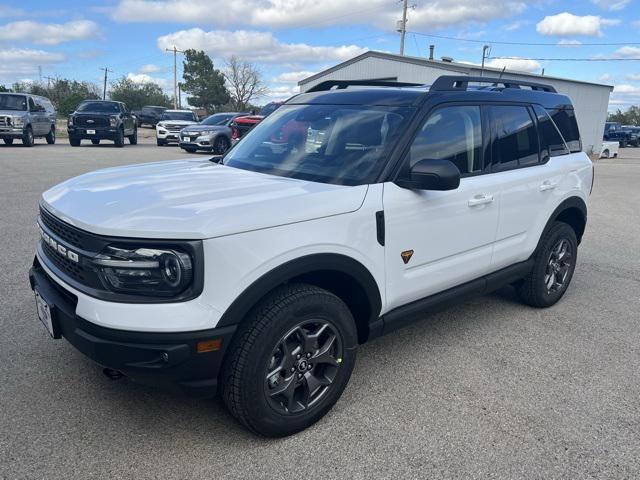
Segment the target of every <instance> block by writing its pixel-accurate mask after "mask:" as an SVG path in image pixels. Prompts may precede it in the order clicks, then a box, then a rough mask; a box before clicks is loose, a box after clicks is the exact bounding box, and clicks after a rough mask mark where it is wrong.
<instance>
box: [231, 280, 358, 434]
mask: <svg viewBox="0 0 640 480" xmlns="http://www.w3.org/2000/svg"><path fill="white" fill-rule="evenodd" d="M356 347H357V332H356V327H355V322H354V320H353V317H352V316H351V312H350V311H349V309H348V308H347V306H346V305H345V304H344V302H342V300H340V299H339V298H338V297H336V296H335V295H333V294H332V293H330V292H328V291H326V290H323V289H321V288H317V287H314V286H311V285H305V284H290V285H285V286H282V287H280V288H278V289H276V290H274V291H273V292H272V293H271V294H270V295H268V296H267V297H266V298H265V299H264V300H263V301H261V302H260V304H258V306H257V307H256V308H255V309H254V310H253V312H252V313H251V314H250V315H249V318H247V321H246V323H244V324H243V327H242V330H240V331H239V332H238V334H237V336H236V338H235V339H234V342H233V343H232V345H231V346H230V347H229V349H230V350H229V353H228V355H227V358H226V359H225V363H224V365H223V369H222V373H221V378H220V382H221V386H222V387H221V393H222V398H223V400H224V403H225V405H226V406H227V408H228V409H229V411H230V412H231V413H232V414H233V416H234V417H236V419H238V420H239V421H240V422H241V423H242V424H243V425H245V426H246V427H247V428H249V429H250V430H252V431H254V432H256V433H259V434H261V435H265V436H270V437H282V436H285V435H290V434H292V433H295V432H298V431H300V430H303V429H305V428H307V427H308V426H310V425H312V424H314V423H315V422H317V421H318V420H319V419H320V418H322V417H323V416H324V415H325V414H326V413H327V412H328V411H329V410H330V409H331V407H332V406H333V405H334V404H335V403H336V402H337V401H338V399H339V398H340V395H341V394H342V392H343V391H344V388H345V387H346V385H347V382H348V381H349V377H350V376H351V372H352V370H353V366H354V365H355V359H356Z"/></svg>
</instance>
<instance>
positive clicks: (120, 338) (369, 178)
mask: <svg viewBox="0 0 640 480" xmlns="http://www.w3.org/2000/svg"><path fill="white" fill-rule="evenodd" d="M473 82H477V83H479V82H484V85H486V84H495V85H493V86H491V87H487V86H484V87H483V88H481V89H476V88H473V87H472V86H470V85H469V84H470V83H473ZM336 85H339V86H341V88H339V89H332V87H334V86H336ZM351 85H356V86H358V88H351ZM366 85H367V82H365V81H354V82H348V81H335V82H334V81H328V82H323V83H320V84H318V85H316V86H315V87H313V88H312V89H311V90H310V91H309V92H307V93H303V94H300V95H297V96H295V97H293V98H292V99H290V100H289V101H287V102H286V103H285V104H284V105H283V106H282V107H280V108H279V109H278V110H277V111H276V112H274V113H273V114H272V117H271V118H270V120H269V122H267V123H264V124H262V125H261V126H260V127H258V128H256V129H255V130H253V131H252V132H251V133H250V134H249V135H247V137H246V138H244V139H243V140H242V141H241V142H239V143H238V144H237V145H236V146H235V147H234V148H232V149H231V150H229V151H228V152H227V153H226V155H225V156H224V158H223V161H222V163H216V162H211V161H210V160H209V159H208V158H203V159H201V160H195V159H189V160H177V161H173V162H156V163H146V164H142V165H134V166H126V167H119V168H109V169H107V170H103V171H98V172H93V173H91V174H89V175H83V176H81V177H78V178H76V179H71V180H67V181H65V182H64V183H62V184H60V185H58V186H54V187H53V188H51V189H49V190H47V191H46V192H45V193H44V194H43V195H42V198H41V200H40V216H39V218H38V225H39V229H40V241H39V244H38V246H37V251H36V256H35V259H34V262H33V267H32V268H31V270H30V280H31V287H32V289H33V290H34V291H35V298H36V305H37V309H38V312H39V317H40V320H41V321H42V322H43V324H44V325H45V327H46V329H47V331H48V332H49V334H50V335H51V336H53V337H54V338H60V337H61V336H63V337H65V338H66V339H67V340H68V341H69V342H70V343H71V344H72V345H74V346H76V347H77V348H78V349H79V350H80V351H81V352H82V353H84V354H85V355H87V356H89V357H90V358H92V359H94V360H95V361H96V362H98V363H99V364H101V365H103V366H105V367H107V370H106V372H107V373H108V374H109V375H110V376H111V377H112V378H115V377H118V376H121V375H127V376H129V377H130V378H132V379H134V380H137V381H140V382H145V383H150V384H162V385H166V386H171V387H173V388H175V389H177V390H180V391H182V392H186V393H188V394H191V395H197V396H212V395H215V393H216V391H219V392H220V394H221V396H222V399H223V401H224V403H225V405H226V406H227V407H228V409H229V411H230V412H231V413H232V414H233V415H234V416H235V417H236V418H237V419H238V421H239V422H240V423H241V424H242V425H244V426H245V427H247V428H248V429H250V430H251V431H253V432H256V433H259V434H261V435H267V436H284V435H289V434H292V433H294V432H297V431H300V430H302V429H304V428H306V427H308V426H309V425H311V424H313V423H314V422H316V421H318V420H319V419H320V418H322V417H323V416H324V415H325V414H326V413H327V412H328V411H329V410H330V409H331V408H332V406H333V405H334V404H335V403H336V402H337V401H338V399H339V398H340V396H341V394H342V392H343V390H344V389H345V387H346V385H347V382H348V381H349V377H350V376H351V373H352V371H353V368H354V365H355V361H356V354H357V349H358V345H359V344H361V343H364V342H366V341H368V340H371V339H372V338H375V337H377V336H379V335H382V334H387V333H389V332H392V331H393V330H395V329H397V328H400V327H402V326H404V325H407V324H408V323H410V322H412V321H414V320H417V319H420V318H423V317H424V316H425V315H426V314H427V313H428V312H430V311H432V310H434V309H436V308H438V307H442V306H443V305H448V304H452V303H454V302H456V301H461V300H462V299H464V298H466V297H468V296H472V295H480V294H483V293H486V292H489V291H492V290H495V289H497V288H499V287H502V286H506V285H512V286H513V287H515V288H516V289H517V291H518V293H519V295H520V298H521V299H522V301H523V302H524V303H526V304H527V305H530V306H533V307H539V308H544V307H550V306H552V305H554V304H555V303H556V302H558V301H559V300H560V299H561V298H562V296H563V295H564V294H565V292H566V291H567V288H568V287H569V284H570V282H571V279H572V276H573V274H574V269H575V266H576V260H577V258H578V257H577V254H578V246H579V244H580V242H581V239H582V237H583V234H584V232H585V226H586V221H587V202H588V198H589V195H590V193H591V189H592V187H593V165H592V163H591V161H590V160H589V157H588V156H587V155H586V154H585V153H583V152H582V151H581V149H580V138H579V137H578V138H576V139H573V140H572V141H571V145H573V147H572V146H570V145H569V143H568V141H567V140H565V138H564V136H565V135H566V136H567V137H569V138H570V137H571V136H573V132H577V131H578V129H577V124H575V123H574V124H573V125H572V126H571V127H570V128H569V129H568V130H567V129H566V128H565V125H563V124H555V123H554V121H553V119H552V116H550V112H552V113H556V111H557V110H561V109H564V110H565V111H567V110H571V112H570V113H566V114H565V115H564V117H563V118H565V119H573V122H575V116H574V115H573V107H572V106H571V100H570V99H569V97H567V96H565V95H560V94H558V93H556V91H555V90H554V88H553V87H551V86H549V85H544V84H534V83H529V82H518V81H517V80H512V79H509V80H508V81H506V80H501V79H500V78H487V77H467V76H444V77H440V78H438V79H437V80H436V82H435V83H434V84H433V85H431V87H426V86H416V85H415V84H396V83H392V82H379V81H378V82H376V81H371V82H370V86H368V87H367V86H366ZM407 86H411V88H405V87H407ZM522 86H527V87H533V88H526V89H525V88H520V87H522ZM318 92H320V93H321V94H320V95H318ZM567 121H571V120H567ZM291 122H297V123H304V124H307V125H308V127H307V129H306V132H307V135H311V136H312V137H313V138H312V139H309V138H303V139H302V140H303V141H302V142H300V141H299V140H298V139H295V141H292V142H291V144H283V143H274V142H273V141H272V138H273V137H274V136H275V137H277V136H279V132H280V131H281V130H282V129H285V128H288V127H287V126H288V125H289V124H290V123H291ZM319 132H322V134H320V133H319ZM397 348H402V346H398V347H397ZM403 355H407V356H408V357H411V355H413V358H415V360H416V361H417V362H418V363H419V362H420V361H421V360H420V358H419V352H418V353H417V357H416V352H411V354H409V353H407V352H405V353H403ZM407 368H415V364H413V363H411V362H409V364H408V365H407ZM416 388H429V386H428V385H416Z"/></svg>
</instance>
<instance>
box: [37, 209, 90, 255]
mask: <svg viewBox="0 0 640 480" xmlns="http://www.w3.org/2000/svg"><path fill="white" fill-rule="evenodd" d="M40 218H41V219H42V223H44V224H45V225H46V226H47V227H48V228H49V229H50V230H51V231H52V232H53V233H54V234H55V235H56V236H57V237H59V238H60V239H62V240H64V241H65V242H66V243H68V244H70V245H73V246H74V247H78V248H83V246H82V243H81V240H80V235H79V234H78V233H77V232H76V231H75V230H74V229H73V227H71V226H69V225H68V224H66V223H64V222H62V221H60V220H58V219H57V218H56V217H54V216H53V215H51V214H50V213H49V212H47V211H46V210H45V209H44V208H41V209H40Z"/></svg>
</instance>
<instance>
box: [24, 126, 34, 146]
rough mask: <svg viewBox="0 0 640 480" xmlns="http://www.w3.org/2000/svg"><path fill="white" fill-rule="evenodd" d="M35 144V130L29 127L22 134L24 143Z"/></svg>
mask: <svg viewBox="0 0 640 480" xmlns="http://www.w3.org/2000/svg"><path fill="white" fill-rule="evenodd" d="M33 144H34V139H33V130H31V127H27V131H26V132H25V133H24V135H23V136H22V145H23V146H25V147H33Z"/></svg>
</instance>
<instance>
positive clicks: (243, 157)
mask: <svg viewBox="0 0 640 480" xmlns="http://www.w3.org/2000/svg"><path fill="white" fill-rule="evenodd" d="M411 113H412V109H410V108H391V107H380V106H374V107H364V106H359V105H285V106H283V107H281V108H279V109H278V110H277V111H276V112H275V113H273V115H270V116H269V117H267V118H266V119H265V120H263V121H262V122H260V123H259V124H258V125H257V126H256V127H255V128H254V129H253V130H252V131H251V132H250V133H248V134H247V135H246V136H245V137H244V138H243V139H242V140H241V141H240V143H238V145H237V146H236V147H235V148H233V149H232V150H230V151H229V153H228V154H227V156H226V157H225V159H224V164H225V165H228V166H230V167H236V168H242V169H245V170H252V171H255V172H262V173H269V174H272V175H279V176H282V177H292V178H299V179H303V180H311V181H316V182H323V183H334V184H338V185H361V184H365V183H370V182H372V181H374V179H375V177H376V176H377V174H378V173H379V171H380V169H381V168H382V167H383V166H384V159H385V158H386V157H387V156H388V153H389V152H390V150H391V148H392V147H393V145H394V143H395V141H396V139H397V137H398V135H399V134H400V132H402V130H403V127H404V124H405V123H406V121H407V120H408V117H409V116H410V114H411Z"/></svg>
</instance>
